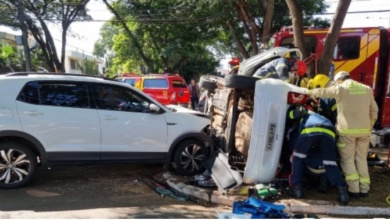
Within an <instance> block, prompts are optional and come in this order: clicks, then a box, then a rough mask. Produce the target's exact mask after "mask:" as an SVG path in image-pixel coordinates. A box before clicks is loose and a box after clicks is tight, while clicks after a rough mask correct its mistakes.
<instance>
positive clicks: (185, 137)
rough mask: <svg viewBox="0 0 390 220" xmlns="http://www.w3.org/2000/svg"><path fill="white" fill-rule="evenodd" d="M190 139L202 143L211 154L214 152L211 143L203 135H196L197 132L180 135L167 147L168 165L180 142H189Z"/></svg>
mask: <svg viewBox="0 0 390 220" xmlns="http://www.w3.org/2000/svg"><path fill="white" fill-rule="evenodd" d="M190 139H196V140H199V141H202V142H203V143H204V144H205V145H206V147H208V148H210V150H211V152H213V151H214V144H213V141H212V139H211V138H210V137H209V136H207V135H206V134H205V133H197V132H190V133H185V134H182V135H180V136H179V137H177V138H176V139H175V140H174V141H173V142H172V144H171V146H170V147H169V151H168V158H167V162H168V163H170V162H171V161H172V156H173V154H174V152H175V149H176V148H177V146H179V145H180V143H181V142H183V141H186V140H190Z"/></svg>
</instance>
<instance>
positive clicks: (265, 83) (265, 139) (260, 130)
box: [244, 79, 304, 184]
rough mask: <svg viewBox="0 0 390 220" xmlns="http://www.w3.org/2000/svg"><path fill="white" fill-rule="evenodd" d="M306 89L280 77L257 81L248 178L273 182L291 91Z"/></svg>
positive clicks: (249, 179)
mask: <svg viewBox="0 0 390 220" xmlns="http://www.w3.org/2000/svg"><path fill="white" fill-rule="evenodd" d="M289 91H293V92H299V93H304V89H303V88H300V87H297V86H294V85H292V84H288V83H286V82H283V81H281V80H278V79H263V80H258V81H257V82H256V88H255V100H254V115H253V127H252V135H251V139H250V146H249V152H248V159H247V163H246V167H245V171H244V182H245V183H247V184H253V183H269V182H271V181H272V180H274V178H275V174H276V171H277V168H278V165H279V159H280V154H281V150H282V145H283V137H284V130H285V123H286V112H287V109H288V107H289V105H288V104H287V94H288V92H289Z"/></svg>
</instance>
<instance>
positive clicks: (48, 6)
mask: <svg viewBox="0 0 390 220" xmlns="http://www.w3.org/2000/svg"><path fill="white" fill-rule="evenodd" d="M89 1H90V0H35V1H28V0H18V1H15V0H0V3H1V4H2V6H1V7H0V9H3V8H5V9H6V8H11V9H14V10H15V9H16V8H17V7H18V6H19V7H20V6H23V8H24V10H25V13H24V19H23V22H25V25H27V27H28V30H29V31H30V33H31V34H32V35H33V36H34V39H35V40H36V41H37V43H38V44H39V46H40V48H41V50H42V53H43V57H44V58H45V60H46V62H47V65H48V67H49V69H50V70H51V71H56V70H57V71H65V68H64V60H65V47H66V39H67V32H68V30H69V27H70V25H71V24H72V23H73V22H74V21H75V20H77V19H80V20H88V19H90V17H89V16H88V15H87V11H86V4H87V3H88V2H89ZM8 14H9V13H8ZM7 17H8V19H7V20H6V21H0V24H2V25H6V26H12V24H13V23H16V22H12V20H13V18H12V16H7ZM15 19H16V18H15ZM50 23H52V24H53V23H56V24H60V26H61V28H62V33H61V35H62V37H61V40H62V45H61V56H58V54H57V48H56V45H55V42H54V38H53V36H52V34H51V32H50V30H49V24H50ZM14 27H15V26H14ZM16 27H21V25H19V26H16Z"/></svg>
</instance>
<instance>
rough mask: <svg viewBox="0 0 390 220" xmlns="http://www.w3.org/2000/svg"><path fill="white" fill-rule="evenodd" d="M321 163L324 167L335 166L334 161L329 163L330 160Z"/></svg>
mask: <svg viewBox="0 0 390 220" xmlns="http://www.w3.org/2000/svg"><path fill="white" fill-rule="evenodd" d="M322 163H323V164H324V165H332V166H337V163H336V161H331V160H323V161H322Z"/></svg>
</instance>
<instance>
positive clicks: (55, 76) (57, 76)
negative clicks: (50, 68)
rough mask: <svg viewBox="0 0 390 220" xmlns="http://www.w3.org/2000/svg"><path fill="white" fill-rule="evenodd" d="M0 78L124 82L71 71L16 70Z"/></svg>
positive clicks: (119, 83)
mask: <svg viewBox="0 0 390 220" xmlns="http://www.w3.org/2000/svg"><path fill="white" fill-rule="evenodd" d="M0 79H10V80H15V79H20V80H22V81H26V82H27V81H30V80H46V81H50V80H55V81H57V80H67V81H79V82H80V81H82V82H96V83H97V82H99V83H102V82H104V83H110V84H116V85H121V86H123V85H124V84H123V83H121V82H118V81H117V80H115V79H110V78H106V77H102V76H92V75H83V74H71V73H42V72H17V73H8V74H3V75H0Z"/></svg>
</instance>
